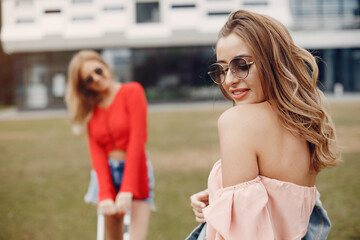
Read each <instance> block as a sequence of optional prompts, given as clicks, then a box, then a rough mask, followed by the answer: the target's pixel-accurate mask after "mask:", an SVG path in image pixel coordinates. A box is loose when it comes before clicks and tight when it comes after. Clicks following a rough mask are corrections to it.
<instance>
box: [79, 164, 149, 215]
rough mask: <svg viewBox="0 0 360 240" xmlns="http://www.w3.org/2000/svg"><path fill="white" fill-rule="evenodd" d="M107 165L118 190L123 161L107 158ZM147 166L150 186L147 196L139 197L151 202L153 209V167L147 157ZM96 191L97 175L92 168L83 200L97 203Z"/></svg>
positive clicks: (97, 190)
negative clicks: (145, 197) (144, 197)
mask: <svg viewBox="0 0 360 240" xmlns="http://www.w3.org/2000/svg"><path fill="white" fill-rule="evenodd" d="M109 166H110V170H111V177H112V181H113V184H114V188H115V191H116V192H118V191H119V189H120V186H121V182H122V178H123V174H124V166H125V162H124V161H118V160H114V159H109ZM147 167H148V178H149V187H150V192H149V198H147V199H141V200H143V201H146V202H149V203H150V204H151V207H152V210H155V205H154V202H153V200H154V186H155V179H154V173H153V168H152V165H151V162H150V160H149V159H148V160H147ZM98 193H99V185H98V181H97V176H96V172H95V171H94V170H93V169H92V170H91V172H90V183H89V187H88V191H87V193H86V194H85V197H84V200H85V202H86V203H93V204H97V203H98V201H99V200H98Z"/></svg>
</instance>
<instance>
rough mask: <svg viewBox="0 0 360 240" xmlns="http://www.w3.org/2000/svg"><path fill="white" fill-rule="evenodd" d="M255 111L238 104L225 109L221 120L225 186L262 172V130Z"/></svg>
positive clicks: (221, 150) (220, 134)
mask: <svg viewBox="0 0 360 240" xmlns="http://www.w3.org/2000/svg"><path fill="white" fill-rule="evenodd" d="M254 110H256V109H253V107H252V106H237V107H234V108H231V109H229V110H227V111H226V112H224V113H223V114H222V115H221V116H220V118H219V120H218V131H219V138H220V155H221V161H222V162H221V165H222V181H223V187H228V186H233V185H236V184H239V183H242V182H246V181H249V180H252V179H254V178H256V177H257V176H258V175H259V169H258V163H257V153H256V142H257V138H258V137H259V136H258V135H259V131H258V128H257V125H256V122H257V119H256V116H257V115H256V111H254ZM262 137H264V136H262Z"/></svg>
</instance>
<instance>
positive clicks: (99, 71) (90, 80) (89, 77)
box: [84, 67, 104, 85]
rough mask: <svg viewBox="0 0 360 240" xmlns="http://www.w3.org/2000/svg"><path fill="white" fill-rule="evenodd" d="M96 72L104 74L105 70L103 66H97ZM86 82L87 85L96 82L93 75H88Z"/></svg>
mask: <svg viewBox="0 0 360 240" xmlns="http://www.w3.org/2000/svg"><path fill="white" fill-rule="evenodd" d="M94 72H95V73H96V74H97V75H99V76H102V75H103V73H104V70H103V69H102V68H100V67H97V68H95V70H94ZM84 82H85V84H86V85H90V84H92V83H93V82H94V79H93V77H92V76H88V77H87V78H85V81H84Z"/></svg>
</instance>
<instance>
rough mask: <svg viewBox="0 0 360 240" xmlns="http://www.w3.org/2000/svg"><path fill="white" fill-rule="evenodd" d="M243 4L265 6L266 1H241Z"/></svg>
mask: <svg viewBox="0 0 360 240" xmlns="http://www.w3.org/2000/svg"><path fill="white" fill-rule="evenodd" d="M243 5H244V6H267V5H268V2H267V1H245V2H244V3H243Z"/></svg>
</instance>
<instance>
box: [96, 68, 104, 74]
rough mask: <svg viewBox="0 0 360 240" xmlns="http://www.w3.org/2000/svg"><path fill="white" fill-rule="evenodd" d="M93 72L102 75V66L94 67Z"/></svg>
mask: <svg viewBox="0 0 360 240" xmlns="http://www.w3.org/2000/svg"><path fill="white" fill-rule="evenodd" d="M95 73H96V74H97V75H102V74H103V70H102V68H96V69H95Z"/></svg>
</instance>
